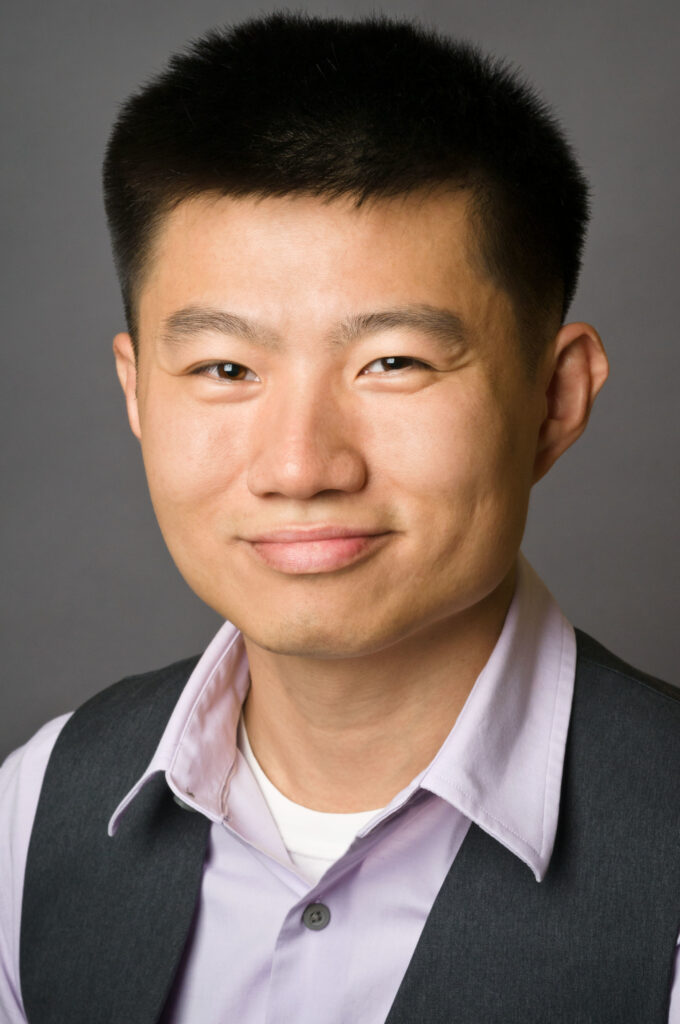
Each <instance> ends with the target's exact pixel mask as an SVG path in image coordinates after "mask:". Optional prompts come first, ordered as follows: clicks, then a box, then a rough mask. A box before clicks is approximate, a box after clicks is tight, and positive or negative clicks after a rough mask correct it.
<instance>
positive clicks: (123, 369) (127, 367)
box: [113, 333, 142, 440]
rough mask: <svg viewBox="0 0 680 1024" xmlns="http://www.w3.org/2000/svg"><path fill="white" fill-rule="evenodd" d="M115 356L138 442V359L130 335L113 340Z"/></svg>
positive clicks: (130, 419)
mask: <svg viewBox="0 0 680 1024" xmlns="http://www.w3.org/2000/svg"><path fill="white" fill-rule="evenodd" d="M113 354H114V356H115V357H116V372H117V374H118V380H119V381H120V386H121V387H122V389H123V394H124V395H125V404H126V405H127V414H128V420H129V421H130V429H131V430H132V433H133V434H134V435H135V437H136V438H137V439H138V440H141V437H142V431H141V428H140V425H139V407H138V404H137V359H136V357H135V350H134V347H133V345H132V338H131V337H130V335H129V334H123V333H121V334H117V335H116V336H115V338H114V339H113Z"/></svg>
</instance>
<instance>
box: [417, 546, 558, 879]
mask: <svg viewBox="0 0 680 1024" xmlns="http://www.w3.org/2000/svg"><path fill="white" fill-rule="evenodd" d="M575 673H576V637H575V634H574V630H573V628H572V626H571V625H570V623H569V622H567V620H566V619H565V617H564V616H563V614H562V612H561V611H560V609H559V607H558V606H557V604H556V602H555V600H554V598H553V597H552V596H551V594H550V593H549V591H548V590H547V588H546V587H545V585H544V584H543V583H542V582H541V580H540V579H539V578H538V576H537V575H536V573H535V572H534V570H533V569H532V568H531V566H530V565H529V563H528V562H527V561H526V560H525V559H524V558H523V557H520V560H519V566H518V581H517V587H516V591H515V596H514V599H513V601H512V604H511V606H510V609H509V611H508V614H507V616H506V620H505V624H504V626H503V630H502V632H501V635H500V637H499V639H498V642H497V644H496V646H495V648H494V650H493V652H492V654H491V657H490V658H489V660H488V661H487V663H486V665H485V666H484V669H483V670H482V672H481V673H480V675H479V677H478V678H477V681H476V682H475V685H474V687H473V688H472V690H471V692H470V694H469V695H468V698H467V701H466V702H465V705H464V706H463V709H462V711H461V713H460V714H459V716H458V719H457V720H456V723H455V725H454V727H453V729H452V730H451V732H450V733H449V735H448V737H447V739H446V740H445V742H444V744H443V745H442V747H441V748H440V750H439V752H438V754H437V755H436V757H435V758H434V760H433V761H432V763H431V764H430V766H429V767H428V768H427V769H426V771H425V774H424V775H423V777H422V779H421V782H420V785H421V787H422V788H424V789H429V790H430V791H431V792H433V793H436V794H438V795H439V796H440V797H442V798H443V799H445V800H448V801H449V802H450V803H452V804H454V805H455V806H456V807H458V809H459V810H460V811H462V812H463V813H464V814H465V815H466V816H467V817H469V818H470V819H471V820H472V821H474V822H475V823H476V824H477V825H479V827H480V828H482V829H484V831H486V832H488V833H489V834H490V835H492V836H494V837H495V838H496V839H498V841H499V842H501V843H502V844H503V845H504V846H505V847H507V849H509V850H510V851H511V852H513V853H515V854H516V855H517V856H518V857H519V858H520V859H521V860H523V861H524V862H525V864H527V865H528V867H530V868H531V870H532V871H533V873H534V875H535V877H536V880H537V881H539V882H540V881H541V879H542V878H543V877H544V875H545V873H546V871H547V869H548V864H549V862H550V856H551V854H552V850H553V846H554V843H555V832H556V830H557V818H558V813H559V803H560V790H561V785H562V771H563V767H564V752H565V747H566V739H567V731H568V728H569V718H570V714H571V705H572V697H573V690H574V677H575Z"/></svg>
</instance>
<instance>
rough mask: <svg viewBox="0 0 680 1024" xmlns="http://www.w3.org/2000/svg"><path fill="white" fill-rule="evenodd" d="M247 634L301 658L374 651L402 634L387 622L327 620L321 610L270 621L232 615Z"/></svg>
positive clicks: (259, 643)
mask: <svg viewBox="0 0 680 1024" xmlns="http://www.w3.org/2000/svg"><path fill="white" fill-rule="evenodd" d="M230 621H231V622H233V623H234V625H236V626H238V628H239V629H240V630H241V632H242V633H243V635H244V636H245V637H246V638H247V639H248V640H249V641H251V642H252V643H253V644H256V645H257V646H258V647H261V648H262V649H263V650H265V651H271V652H272V653H273V654H281V655H287V656H289V657H297V658H318V659H334V658H356V657H361V656H366V655H370V654H374V653H375V652H377V651H379V650H381V649H382V648H384V647H387V646H389V645H390V643H393V642H395V641H396V640H397V639H398V637H396V636H395V635H394V630H393V629H391V628H390V627H389V625H388V624H387V623H379V622H367V621H366V620H365V619H364V621H362V622H361V623H356V622H351V621H349V620H348V618H345V617H344V616H332V617H331V621H326V622H324V621H323V620H322V619H321V618H320V616H319V613H318V611H317V612H314V613H312V616H311V617H310V616H309V615H301V614H300V615H297V616H292V615H290V614H289V615H288V616H279V617H278V618H277V619H276V620H273V618H272V619H270V620H269V621H268V622H267V623H264V622H262V621H259V622H252V621H248V620H247V617H245V618H244V619H243V620H242V621H236V620H235V619H234V618H231V619H230Z"/></svg>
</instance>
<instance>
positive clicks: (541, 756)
mask: <svg viewBox="0 0 680 1024" xmlns="http://www.w3.org/2000/svg"><path fill="white" fill-rule="evenodd" d="M575 663H576V642H575V637H574V631H573V629H572V627H571V626H570V625H569V623H568V622H567V621H566V619H565V618H564V616H563V615H562V613H561V612H560V610H559V608H558V607H557V605H556V604H555V602H554V600H553V598H552V597H551V596H550V594H549V593H548V591H547V590H546V589H545V587H544V586H543V584H542V583H541V581H540V580H539V579H538V577H537V576H536V575H535V573H534V572H533V570H532V569H531V568H530V566H529V565H528V563H526V561H525V560H524V559H523V558H520V567H519V575H518V586H517V591H516V593H515V597H514V599H513V602H512V605H511V607H510V610H509V612H508V615H507V618H506V621H505V625H504V627H503V631H502V633H501V636H500V638H499V640H498V643H497V644H496V646H495V648H494V650H493V652H492V654H491V657H490V658H489V661H488V662H487V664H486V666H485V668H484V669H483V671H482V673H481V674H480V676H479V678H478V679H477V681H476V683H475V685H474V687H473V689H472V691H471V693H470V695H469V697H468V699H467V701H466V703H465V706H464V707H463V710H462V711H461V713H460V715H459V717H458V720H457V721H456V723H455V725H454V727H453V729H452V730H451V732H450V733H449V735H448V737H447V739H446V740H445V742H444V744H443V745H442V747H441V748H440V750H439V752H438V753H437V755H436V756H435V758H434V759H433V760H432V762H431V763H430V764H429V765H428V767H427V768H426V769H425V770H424V771H423V772H421V773H420V774H419V775H418V776H417V777H416V778H415V779H413V781H412V782H411V783H410V785H409V786H407V787H406V789H404V790H402V792H401V793H399V794H398V795H397V796H395V798H394V799H393V800H392V801H391V803H390V804H389V805H388V806H387V807H386V808H385V809H384V810H383V811H381V812H379V813H378V814H377V815H376V816H375V817H374V818H373V819H372V820H371V821H370V822H369V823H368V824H367V825H366V826H365V827H364V828H363V829H362V830H361V831H360V832H359V833H358V835H357V837H356V839H355V840H354V842H353V843H352V844H351V846H350V847H349V849H348V850H347V851H346V853H345V854H344V855H343V856H342V857H340V859H339V860H338V861H336V862H335V864H333V866H332V867H331V868H329V870H328V871H327V872H326V873H325V875H323V877H322V878H321V879H320V881H319V882H318V883H317V885H315V886H314V887H311V888H310V886H309V884H308V883H307V882H306V881H305V880H304V879H303V878H302V877H301V875H300V874H299V873H298V871H297V869H296V868H295V866H294V864H293V862H292V861H291V859H290V857H289V855H288V853H287V851H286V849H285V847H284V845H283V842H282V839H281V837H280V835H279V832H278V830H277V828H276V826H275V824H274V821H273V819H272V817H271V814H270V812H269V810H268V808H267V805H266V803H265V800H264V797H263V796H262V793H261V791H260V789H259V787H258V785H257V783H256V781H255V779H254V777H253V775H252V773H251V771H250V769H249V767H248V765H247V764H246V762H245V759H244V758H243V756H242V754H241V753H240V751H239V750H238V748H237V745H236V737H237V726H238V720H239V716H240V710H241V705H242V703H243V700H244V698H245V695H246V692H247V688H248V683H249V677H248V662H247V658H246V654H245V648H244V645H243V639H242V637H241V634H240V632H239V631H238V630H237V629H236V628H235V627H234V626H233V625H232V624H231V623H229V622H226V623H225V624H224V626H223V627H222V628H221V629H220V630H219V632H218V633H217V635H216V637H215V638H214V640H213V641H212V643H211V644H210V646H209V647H208V649H207V650H206V652H205V654H204V655H203V657H202V658H201V660H200V661H199V663H198V665H197V666H196V668H195V669H194V672H193V673H192V675H191V677H190V679H189V681H188V682H187V685H186V687H185V689H184V691H183V692H182V695H181V696H180V699H179V701H178V703H177V705H176V707H175V709H174V711H173V714H172V716H171V718H170V720H169V722H168V725H167V727H166V729H165V732H164V733H163V736H162V738H161V741H160V743H159V745H158V748H157V750H156V752H155V754H154V756H153V758H152V760H151V762H150V764H149V766H148V768H147V769H146V771H145V772H144V774H143V775H142V777H141V778H140V779H139V781H138V782H137V783H136V785H135V786H134V787H133V789H132V790H131V791H130V793H129V794H128V795H127V796H126V797H125V799H124V800H123V801H122V802H121V804H120V805H119V806H118V807H117V808H113V807H112V808H111V821H110V825H109V832H110V834H111V835H112V838H111V842H112V843H114V842H115V830H116V826H117V824H118V821H119V820H120V819H121V817H122V816H123V815H124V814H125V810H126V808H127V806H128V805H129V804H130V803H131V802H132V801H133V800H134V798H135V796H136V794H137V793H138V792H139V790H140V789H141V788H142V787H143V786H144V784H145V782H146V781H147V780H148V779H149V778H150V777H151V776H152V775H154V774H156V773H157V772H163V773H164V775H165V778H166V780H167V784H168V785H169V787H170V788H171V789H172V790H173V792H174V794H175V796H176V797H177V798H178V799H179V800H181V801H182V802H183V803H184V804H185V805H187V806H188V807H191V808H193V809H194V811H196V812H198V813H202V814H205V815H206V816H207V817H208V818H209V819H210V820H211V821H212V822H213V826H212V828H211V831H210V842H209V851H208V857H207V860H206V863H205V868H204V875H203V885H202V890H201V896H200V904H199V908H198V915H197V922H196V929H195V931H194V933H193V934H192V937H191V939H190V943H189V946H188V948H187V952H186V955H185V960H184V963H183V966H182V970H181V972H180V974H179V975H178V979H177V983H176V986H175V991H174V995H173V999H172V1001H171V1005H170V1009H169V1012H168V1015H167V1016H166V1017H165V1018H164V1020H165V1021H167V1024H197V1022H200V1024H224V1022H226V1021H235V1022H238V1024H284V1022H288V1021H295V1022H296V1024H317V1022H319V1021H323V1024H346V1022H347V1021H348V1020H351V1021H352V1022H353V1024H381V1022H383V1021H384V1020H385V1018H386V1016H387V1014H388V1012H389V1009H390V1006H391V1004H392V1001H393V999H394V997H395V995H396V992H397V989H398V987H399V984H400V982H401V979H402V977H403V975H404V973H405V971H406V968H407V966H408V963H409V960H410V958H411V955H412V953H413V951H414V949H415V946H416V943H417V941H418V938H419V936H420V933H421V931H422V928H423V925H424V924H425V921H426V918H427V915H428V913H429V911H430V908H431V906H432V904H433V902H434V899H435V897H436V895H437V892H438V890H439V888H440V886H441V884H442V882H443V880H444V878H445V876H446V873H447V872H448V870H449V868H450V866H451V864H452V862H453V860H454V859H455V857H456V854H457V852H458V850H459V849H460V846H461V843H462V842H463V839H464V838H465V835H466V832H467V829H468V827H469V825H470V822H471V821H474V822H476V824H477V825H478V826H479V827H480V828H482V829H484V830H485V831H486V832H488V833H489V834H490V835H491V836H493V837H494V838H495V839H497V840H498V842H500V843H502V844H503V845H504V846H505V847H507V849H508V850H510V851H511V852H512V853H513V854H515V855H516V856H517V857H518V858H519V859H520V860H521V861H523V863H524V864H525V865H526V869H527V871H531V872H532V874H533V875H534V877H535V879H536V884H537V885H538V884H540V882H541V880H542V878H543V877H544V875H545V873H546V870H547V868H548V864H549V862H550V856H551V853H552V849H553V844H554V839H555V831H556V826H557V818H558V812H559V798H560V787H561V780H562V768H563V761H564V749H565V741H566V735H567V728H568V724H569V716H570V711H571V700H572V693H573V685H574V672H575ZM68 717H69V716H68V715H63V716H61V717H60V718H58V719H55V720H54V721H53V722H50V723H48V724H47V725H46V726H44V728H43V729H41V730H40V731H39V732H38V733H37V734H36V735H35V736H34V737H33V739H32V740H30V741H29V742H28V743H27V744H26V745H25V746H24V747H22V748H21V749H19V750H17V751H15V752H14V753H13V754H12V755H10V757H9V758H8V759H7V761H6V762H5V764H4V765H3V767H2V769H0V836H2V839H1V845H0V879H1V880H2V881H1V882H0V1020H1V1021H2V1024H19V1022H24V1021H25V1020H26V1018H25V1016H24V1013H23V1007H22V1001H21V993H20V985H19V929H20V918H21V893H22V887H23V877H24V866H25V861H26V853H27V848H28V842H29V837H30V833H31V828H32V823H33V818H34V815H35V808H36V805H37V801H38V796H39V791H40V786H41V783H42V778H43V774H44V771H45V767H46V764H47V761H48V759H49V755H50V752H51V750H52V747H53V745H54V743H55V741H56V738H57V736H58V734H59V732H60V730H61V728H62V727H63V725H64V723H65V722H66V720H67V719H68ZM187 813H190V812H189V811H187ZM416 864H417V866H418V867H417V870H414V865H416ZM313 902H322V903H324V904H325V905H326V906H327V907H328V908H329V910H330V913H331V920H330V923H329V924H328V926H327V927H325V928H324V929H323V930H320V931H313V930H310V929H308V928H307V927H305V925H304V924H303V923H302V920H301V918H302V914H303V911H304V909H305V908H306V907H307V906H308V904H310V903H313ZM676 957H677V954H676ZM676 964H677V959H676ZM678 973H679V972H678V971H677V970H676V981H675V982H674V984H673V990H672V994H671V1009H670V1015H669V1024H680V983H679V982H678ZM115 983H116V982H115V979H112V984H115Z"/></svg>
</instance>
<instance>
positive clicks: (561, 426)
mask: <svg viewBox="0 0 680 1024" xmlns="http://www.w3.org/2000/svg"><path fill="white" fill-rule="evenodd" d="M608 374H609V363H608V361H607V355H606V353H605V350H604V345H603V344H602V339H601V338H600V335H599V334H598V333H597V331H596V330H595V328H594V327H591V326H590V324H583V323H573V324H565V326H564V327H562V328H561V329H560V331H559V333H558V334H557V336H556V338H555V341H554V343H553V346H552V348H551V350H550V356H549V362H548V366H547V368H546V377H547V379H546V392H545V400H546V415H545V419H544V420H543V423H542V424H541V429H540V432H539V436H538V446H537V449H536V461H535V463H534V483H536V481H537V480H540V479H541V477H542V476H544V475H545V474H546V473H547V472H548V470H549V469H550V467H551V466H552V465H553V463H555V462H556V461H557V459H559V457H560V455H561V454H562V453H563V452H565V451H566V450H567V448H569V447H570V446H571V445H572V444H573V443H574V441H576V440H578V438H579V437H580V436H581V434H582V433H583V431H584V430H585V428H586V424H587V422H588V417H589V416H590V410H591V409H592V407H593V402H594V401H595V398H596V396H597V394H598V392H599V390H600V388H601V387H602V385H603V384H604V382H605V381H606V379H607V376H608Z"/></svg>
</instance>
